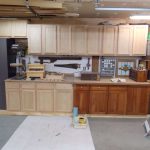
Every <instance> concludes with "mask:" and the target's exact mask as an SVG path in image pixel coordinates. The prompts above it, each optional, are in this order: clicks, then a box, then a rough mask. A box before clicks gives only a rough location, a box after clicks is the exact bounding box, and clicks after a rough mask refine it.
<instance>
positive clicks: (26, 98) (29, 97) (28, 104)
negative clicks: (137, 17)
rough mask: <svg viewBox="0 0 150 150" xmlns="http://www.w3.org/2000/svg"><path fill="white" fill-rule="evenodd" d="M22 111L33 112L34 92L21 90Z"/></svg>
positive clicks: (34, 103) (34, 108)
mask: <svg viewBox="0 0 150 150" xmlns="http://www.w3.org/2000/svg"><path fill="white" fill-rule="evenodd" d="M21 100H22V104H21V105H22V111H35V110H36V107H35V105H36V102H35V90H25V89H22V92H21Z"/></svg>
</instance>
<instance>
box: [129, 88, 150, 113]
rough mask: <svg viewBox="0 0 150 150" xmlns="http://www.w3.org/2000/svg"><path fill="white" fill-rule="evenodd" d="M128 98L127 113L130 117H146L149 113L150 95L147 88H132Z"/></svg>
mask: <svg viewBox="0 0 150 150" xmlns="http://www.w3.org/2000/svg"><path fill="white" fill-rule="evenodd" d="M127 96H128V97H127V107H126V113H127V114H128V115H135V114H136V115H145V114H147V113H148V104H149V99H150V94H149V89H148V88H147V87H142V86H141V87H140V86H139V87H136V86H130V87H128V95H127Z"/></svg>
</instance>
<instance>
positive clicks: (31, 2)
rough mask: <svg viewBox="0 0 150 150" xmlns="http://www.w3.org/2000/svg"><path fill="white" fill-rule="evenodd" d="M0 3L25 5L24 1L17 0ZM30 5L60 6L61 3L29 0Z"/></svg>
mask: <svg viewBox="0 0 150 150" xmlns="http://www.w3.org/2000/svg"><path fill="white" fill-rule="evenodd" d="M0 5H12V6H14V5H21V6H25V1H18V0H11V1H10V0H5V1H0ZM29 5H30V6H38V7H45V8H62V3H58V2H51V1H44V2H43V0H36V1H35V0H30V1H29Z"/></svg>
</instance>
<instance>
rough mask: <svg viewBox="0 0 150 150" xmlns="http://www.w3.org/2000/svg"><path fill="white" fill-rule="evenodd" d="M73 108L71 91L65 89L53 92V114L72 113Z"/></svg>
mask: <svg viewBox="0 0 150 150" xmlns="http://www.w3.org/2000/svg"><path fill="white" fill-rule="evenodd" d="M72 108H73V91H72V90H66V89H64V90H63V89H56V90H55V100H54V111H55V112H68V113H70V112H72Z"/></svg>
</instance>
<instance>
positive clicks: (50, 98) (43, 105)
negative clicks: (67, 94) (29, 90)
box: [37, 90, 54, 112]
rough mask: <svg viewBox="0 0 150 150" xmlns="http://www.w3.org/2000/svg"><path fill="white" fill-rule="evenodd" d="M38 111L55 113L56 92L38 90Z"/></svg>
mask: <svg viewBox="0 0 150 150" xmlns="http://www.w3.org/2000/svg"><path fill="white" fill-rule="evenodd" d="M37 111H38V112H53V111H54V90H37Z"/></svg>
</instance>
